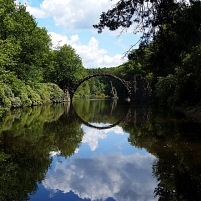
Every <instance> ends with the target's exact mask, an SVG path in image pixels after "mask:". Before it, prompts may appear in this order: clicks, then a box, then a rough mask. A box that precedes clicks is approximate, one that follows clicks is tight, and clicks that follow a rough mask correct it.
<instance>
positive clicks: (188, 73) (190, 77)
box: [175, 45, 201, 104]
mask: <svg viewBox="0 0 201 201" xmlns="http://www.w3.org/2000/svg"><path fill="white" fill-rule="evenodd" d="M176 79H177V85H176V91H175V95H176V101H177V103H178V104H180V103H182V102H188V103H191V104H192V103H194V104H196V103H198V102H199V101H200V100H201V94H200V91H201V45H199V46H197V47H195V48H194V49H193V50H192V52H191V54H186V56H185V58H184V59H183V63H182V65H181V66H180V67H178V68H176Z"/></svg>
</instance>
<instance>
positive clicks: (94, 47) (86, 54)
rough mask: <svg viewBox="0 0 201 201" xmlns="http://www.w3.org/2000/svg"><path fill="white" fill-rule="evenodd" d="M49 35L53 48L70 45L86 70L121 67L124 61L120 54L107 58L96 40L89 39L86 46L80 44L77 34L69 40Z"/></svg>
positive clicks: (55, 34)
mask: <svg viewBox="0 0 201 201" xmlns="http://www.w3.org/2000/svg"><path fill="white" fill-rule="evenodd" d="M49 34H50V35H51V38H52V42H53V45H54V46H56V45H58V44H60V45H64V44H69V45H71V46H72V47H73V48H74V49H75V51H76V53H77V54H78V55H79V56H80V57H81V58H82V61H83V64H84V66H85V67H86V68H98V67H100V68H101V67H114V66H118V65H121V64H122V63H123V62H125V61H126V60H125V58H123V55H121V54H116V55H114V56H109V55H108V52H107V51H106V50H105V49H103V48H102V49H101V48H99V43H98V40H97V39H96V38H95V37H91V39H90V40H89V42H88V43H87V44H82V43H81V42H80V40H79V36H78V35H77V34H76V35H72V36H71V37H70V39H68V37H67V36H65V35H61V34H57V33H54V32H50V33H49Z"/></svg>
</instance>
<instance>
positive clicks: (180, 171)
mask: <svg viewBox="0 0 201 201" xmlns="http://www.w3.org/2000/svg"><path fill="white" fill-rule="evenodd" d="M164 117H165V118H164ZM126 128H127V130H128V132H129V133H130V137H129V139H128V140H129V142H130V143H131V144H132V145H135V146H137V147H140V148H145V149H147V150H148V152H150V153H152V154H153V155H155V156H156V157H157V160H156V161H155V162H154V164H153V175H154V176H155V177H156V178H157V180H158V182H159V183H158V186H157V187H156V189H155V195H156V196H158V197H159V200H182V201H183V200H198V199H197V198H200V197H201V161H200V155H201V147H200V143H201V136H200V134H199V131H200V130H201V126H200V125H199V124H196V123H192V122H191V123H190V122H187V121H186V119H181V118H180V120H179V119H177V115H175V114H174V115H172V114H167V113H165V114H164V113H155V112H153V114H152V116H151V118H150V119H149V121H147V123H146V124H144V125H143V126H142V127H132V126H128V125H127V127H126ZM130 128H131V129H130Z"/></svg>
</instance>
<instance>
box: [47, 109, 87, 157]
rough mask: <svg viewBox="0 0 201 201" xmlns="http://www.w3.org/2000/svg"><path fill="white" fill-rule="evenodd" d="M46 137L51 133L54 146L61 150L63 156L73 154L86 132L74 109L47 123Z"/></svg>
mask: <svg viewBox="0 0 201 201" xmlns="http://www.w3.org/2000/svg"><path fill="white" fill-rule="evenodd" d="M44 132H45V134H46V137H47V136H48V135H51V136H52V138H53V139H54V140H53V143H52V148H53V147H54V149H55V151H57V150H59V151H60V152H61V153H60V155H62V156H65V157H67V156H71V155H72V154H73V153H74V152H75V150H76V148H78V147H79V145H80V143H81V142H82V137H83V135H84V132H83V130H82V128H81V123H80V122H78V120H77V118H76V116H75V115H74V112H73V110H70V111H69V113H67V114H63V115H62V116H61V117H60V118H59V119H58V120H57V121H55V122H52V123H46V124H45V126H44Z"/></svg>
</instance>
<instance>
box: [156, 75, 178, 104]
mask: <svg viewBox="0 0 201 201" xmlns="http://www.w3.org/2000/svg"><path fill="white" fill-rule="evenodd" d="M175 85H176V79H175V77H174V76H173V75H171V74H170V75H168V76H166V77H159V78H158V82H157V84H156V89H155V92H156V98H158V103H159V105H160V106H166V105H168V106H169V107H171V106H172V105H173V104H174V91H175Z"/></svg>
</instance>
